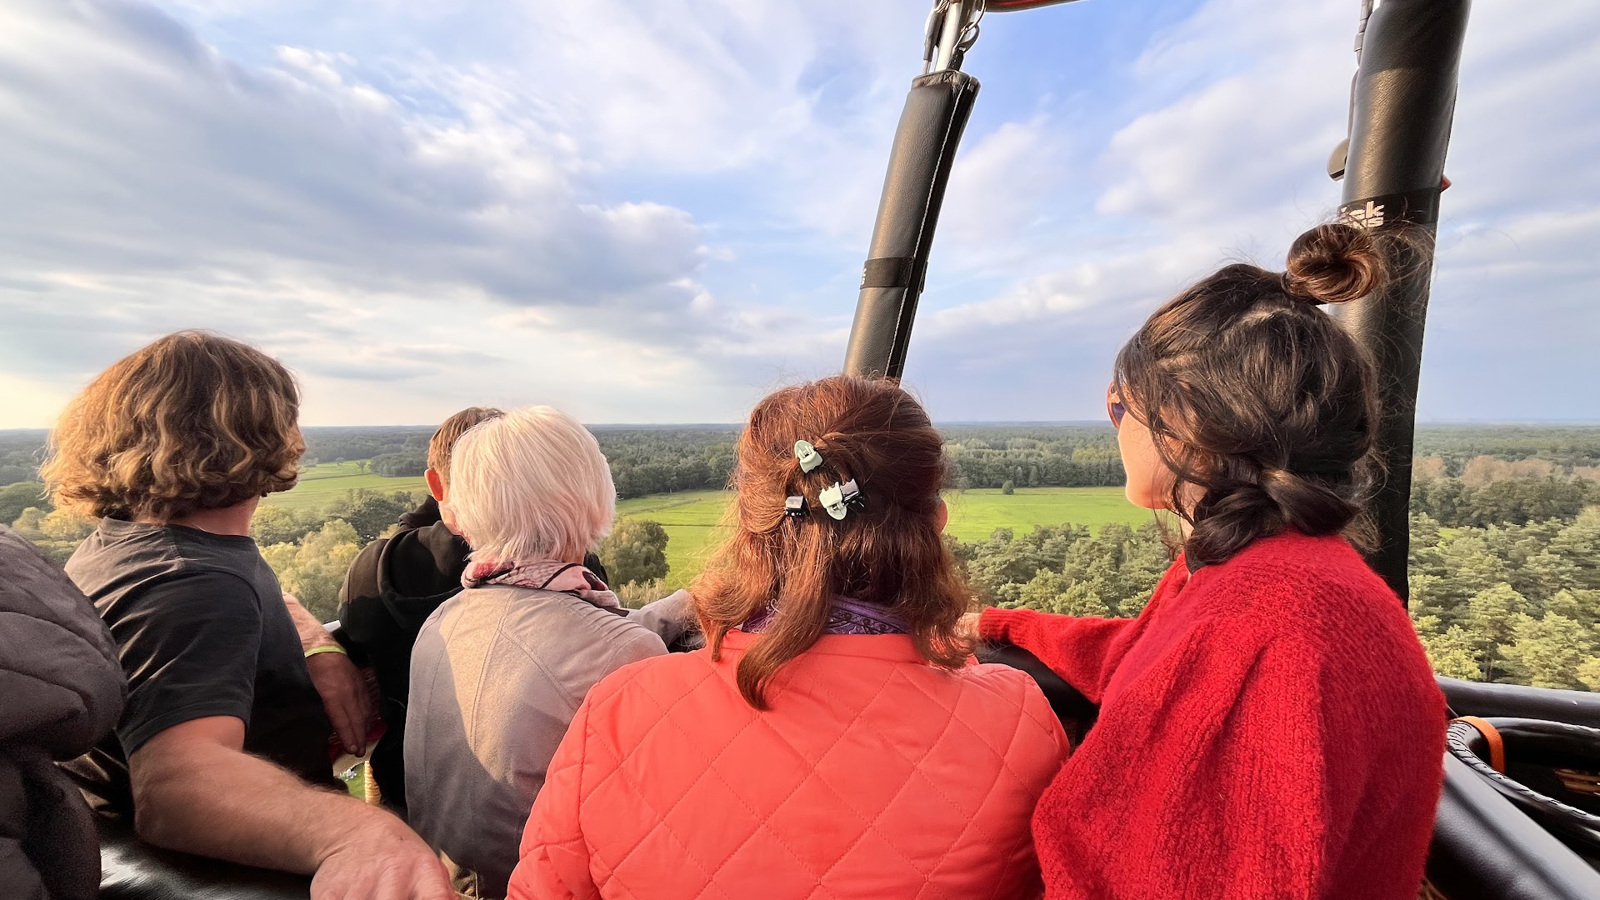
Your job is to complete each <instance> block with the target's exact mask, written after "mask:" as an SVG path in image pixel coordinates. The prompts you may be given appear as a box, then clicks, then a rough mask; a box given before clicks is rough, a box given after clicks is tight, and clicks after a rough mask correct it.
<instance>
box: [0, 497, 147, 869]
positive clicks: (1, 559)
mask: <svg viewBox="0 0 1600 900" xmlns="http://www.w3.org/2000/svg"><path fill="white" fill-rule="evenodd" d="M0 621H3V622H4V623H5V624H4V626H3V627H4V633H5V636H6V641H5V642H4V644H3V647H4V649H3V650H0V888H3V890H0V893H3V894H4V896H5V897H6V898H7V900H94V897H95V896H96V895H97V894H99V892H100V850H99V846H98V844H97V843H96V840H95V829H94V820H93V817H92V815H91V813H90V812H89V806H88V804H87V803H85V802H84V799H83V796H82V795H81V794H79V793H78V790H77V788H76V787H74V786H73V784H72V782H71V780H70V779H68V778H67V776H66V774H65V773H63V772H61V771H60V770H58V769H57V768H56V766H55V760H64V759H71V758H73V757H75V756H77V755H79V754H81V753H84V752H86V751H88V749H89V748H90V747H93V746H94V745H95V744H96V743H97V742H99V741H100V739H102V738H104V737H105V736H106V735H108V734H110V733H111V729H113V728H115V727H116V724H117V717H118V716H120V715H121V714H122V704H123V701H124V700H125V699H126V696H127V691H128V688H127V684H126V682H124V681H123V678H122V666H121V665H120V664H118V662H117V647H116V644H114V643H112V640H111V633H110V632H109V631H108V630H107V629H106V626H105V623H104V622H102V621H100V616H99V615H98V614H97V613H96V612H95V609H94V605H93V604H91V603H90V602H89V598H87V597H85V596H84V595H83V593H82V592H81V591H79V590H78V589H77V588H76V587H74V586H73V584H72V582H71V581H70V580H68V579H67V576H66V574H65V573H63V572H62V571H61V570H60V569H58V568H56V567H55V566H54V565H51V564H50V562H49V561H47V560H46V559H45V558H44V557H43V556H42V555H41V554H40V553H39V551H38V550H36V549H34V547H33V545H31V544H29V543H28V542H27V541H25V540H23V539H22V538H21V537H18V536H17V534H16V532H14V531H12V530H11V529H9V528H6V527H5V526H0Z"/></svg>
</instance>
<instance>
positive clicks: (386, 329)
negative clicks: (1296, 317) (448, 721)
mask: <svg viewBox="0 0 1600 900" xmlns="http://www.w3.org/2000/svg"><path fill="white" fill-rule="evenodd" d="M1357 8H1358V3H1356V2H1355V0H1348V2H1346V0H1337V2H1328V0H1302V2H1297V3H1292V4H1291V3H1282V2H1280V0H1205V2H1197V0H1089V2H1083V3H1076V4H1071V5H1066V6H1059V7H1051V8H1046V9H1043V10H1037V11H1034V12H1030V13H1026V14H1015V15H1007V16H990V17H989V18H988V20H987V21H985V22H984V25H983V34H982V38H981V39H980V41H979V42H978V45H977V46H976V48H975V49H974V50H973V51H972V52H971V54H970V55H969V57H968V61H967V65H966V69H967V70H968V71H969V72H972V73H973V74H975V75H976V76H978V77H979V78H980V79H981V80H982V82H983V90H982V93H981V95H980V97H979V103H978V109H977V112H976V114H975V116H974V119H973V122H972V125H971V127H970V128H969V130H968V132H967V136H966V139H965V141H964V144H963V147H962V155H961V160H960V162H959V163H958V166H957V169H956V173H955V176H954V178H953V181H952V184H951V187H950V192H949V197H948V203H947V205H946V208H945V215H944V219H943V221H942V222H941V227H940V232H939V237H938V240H937V242H936V244H935V247H934V251H935V261H934V264H933V267H932V270H931V272H930V274H929V291H928V294H927V295H926V297H925V299H924V305H923V313H922V316H921V318H920V320H919V321H918V324H917V329H916V335H915V340H914V341H913V344H912V349H911V360H910V365H909V370H908V373H907V380H908V381H909V382H910V383H911V384H912V385H913V386H914V387H915V389H916V390H917V391H918V392H919V393H920V394H921V395H922V396H923V397H924V399H925V400H926V401H927V402H928V404H929V405H930V406H931V407H932V409H933V411H934V413H935V415H936V417H938V418H940V419H942V420H945V421H953V420H1068V419H1091V418H1096V417H1098V416H1099V415H1101V413H1100V410H1101V409H1102V408H1103V407H1102V403H1103V400H1102V397H1103V390H1104V384H1105V381H1106V374H1107V371H1108V368H1109V365H1110V360H1111V358H1112V357H1113V355H1114V354H1115V351H1116V348H1117V346H1118V345H1119V344H1120V343H1121V341H1122V340H1124V339H1125V338H1126V337H1127V335H1128V334H1129V333H1131V331H1132V329H1133V328H1134V327H1136V325H1137V324H1138V322H1139V321H1140V320H1141V319H1142V318H1143V316H1145V315H1146V314H1148V312H1149V311H1150V310H1151V309H1152V308H1153V307H1154V306H1155V305H1156V304H1157V303H1159V302H1160V301H1161V300H1162V299H1164V298H1165V297H1166V296H1168V295H1170V294H1171V293H1172V292H1173V291H1174V290H1176V289H1177V288H1178V287H1180V286H1181V285H1182V284H1184V283H1185V282H1186V281H1188V280H1190V279H1192V278H1194V277H1196V276H1199V275H1202V274H1204V273H1205V272H1206V271H1208V269H1209V268H1211V267H1214V266H1215V265H1216V264H1218V263H1219V262H1222V261H1225V260H1227V259H1233V258H1247V259H1252V260H1255V261H1258V262H1261V263H1264V264H1271V265H1276V264H1278V263H1280V262H1281V259H1282V255H1283V252H1284V250H1285V249H1286V247H1287V245H1288V243H1289V241H1290V239H1291V238H1292V237H1293V235H1294V234H1296V233H1297V232H1298V231H1299V230H1301V229H1303V228H1304V227H1306V226H1308V225H1310V224H1314V223H1315V222H1317V221H1319V220H1322V219H1324V218H1326V217H1328V216H1329V215H1330V214H1331V213H1332V212H1333V211H1334V208H1335V206H1336V205H1337V202H1338V197H1339V188H1338V186H1337V185H1335V184H1334V183H1333V182H1331V181H1329V180H1328V178H1327V177H1326V175H1325V174H1323V168H1324V164H1325V160H1326V158H1327V155H1328V152H1329V150H1330V149H1331V148H1332V147H1333V145H1334V144H1335V143H1336V142H1337V141H1338V140H1339V139H1340V138H1341V137H1342V136H1343V131H1344V124H1345V114H1346V113H1345V110H1346V104H1347V99H1348V88H1349V78H1350V75H1351V73H1352V71H1353V68H1354V57H1353V54H1352V53H1351V52H1350V47H1351V41H1352V37H1353V33H1354V27H1355V20H1356V13H1357ZM926 11H927V5H926V3H924V2H921V0H871V2H861V0H808V2H805V3H799V2H778V0H695V2H688V0H578V2H561V3H557V2H553V0H161V2H155V3H150V2H134V0H5V2H4V3H3V4H0V428H5V427H32V426H44V425H48V424H49V423H50V422H51V420H52V419H53V418H54V416H55V414H56V413H57V412H58V411H59V409H60V407H61V405H62V403H64V402H65V400H66V399H67V398H68V397H70V396H71V395H72V393H73V392H75V391H76V390H77V389H78V388H80V387H81V386H82V385H83V384H84V383H85V382H86V381H87V380H88V379H89V378H90V377H91V376H92V375H93V374H94V373H95V372H96V371H98V370H100V369H102V368H104V367H105V366H106V365H107V364H109V363H110V362H112V361H113V360H115V359H116V358H117V357H119V356H121V355H123V354H125V353H127V352H128V351H131V350H133V349H134V348H136V347H138V346H139V345H141V344H142V343H144V342H146V341H148V340H149V339H151V338H152V337H155V336H157V335H159V334H162V333H165V332H168V331H171V330H174V329H177V328H183V327H203V328H211V329H217V330H220V331H223V332H225V333H228V334H230V335H233V336H236V337H239V338H243V339H245V340H249V341H251V342H253V343H256V344H257V345H259V346H262V347H264V348H266V349H268V350H269V351H270V352H272V353H274V354H276V355H278V356H279V357H280V358H282V359H283V360H284V361H286V362H287V363H288V364H289V365H290V366H292V367H293V368H294V369H295V371H296V372H297V373H298V374H299V376H300V378H301V380H302V382H303V384H304V387H305V393H306V403H305V411H304V418H305V421H306V422H308V423H310V424H380V423H428V422H435V421H438V420H439V419H440V418H442V417H443V416H445V415H447V414H448V413H450V412H452V411H454V410H455V409H456V408H459V407H461V406H464V405H468V404H479V403H495V404H500V405H521V404H529V403H553V404H555V405H558V406H561V407H564V408H566V409H568V410H570V411H571V412H573V413H574V414H576V415H578V416H579V417H581V418H583V419H585V420H587V421H590V422H727V421H735V420H737V419H739V418H741V417H742V415H743V413H744V411H745V410H746V409H747V408H748V406H749V404H750V403H751V402H752V401H753V400H755V399H756V398H757V397H759V396H760V395H761V394H762V393H764V392H765V391H767V390H769V389H770V388H772V387H774V386H776V385H779V384H783V383H787V382H791V381H794V380H796V379H799V378H804V377H809V376H815V375H821V374H825V373H827V372H829V371H832V370H834V369H836V368H837V366H838V365H839V364H840V363H841V362H842V360H843V354H844V347H845V342H846V338H847V336H848V333H849V327H850V319H851V314H852V311H853V308H854V302H855V296H856V283H857V279H858V277H859V271H860V264H861V260H862V258H863V257H864V256H865V251H866V246H867V239H868V236H869V233H870V229H871V223H872V218H873V215H874V211H875V208H876V203H877V196H878V191H879V188H880V186H881V183H882V178H883V171H884V166H885V162H886V159H887V153H888V147H889V143H890V140H891V138H892V136H893V131H894V125H895V121H896V119H897V117H898V115H899V110H900V106H901V103H902V101H903V100H904V96H905V91H906V88H907V87H908V85H909V81H910V79H911V77H912V76H913V75H914V74H916V72H917V71H919V67H920V55H921V46H920V44H921V33H922V24H923V19H924V16H925V14H926ZM1596 147H1600V4H1596V3H1594V2H1593V0H1542V2H1540V3H1536V4H1527V3H1512V2H1509V0H1480V2H1478V3H1477V4H1476V9H1475V10H1474V19H1473V22H1472V26H1471V28H1470V30H1469V33H1468V39H1467V48H1466V55H1465V58H1464V61H1463V65H1462V87H1461V96H1460V101H1459V106H1458V110H1457V116H1456V124H1455V130H1454V137H1453V140H1452V144H1451V151H1450V162H1449V165H1448V167H1447V171H1448V173H1449V175H1450V177H1451V179H1452V180H1453V181H1454V182H1455V186H1454V187H1453V188H1452V189H1451V190H1450V191H1449V192H1448V193H1447V194H1446V195H1445V198H1444V219H1443V222H1442V224H1441V241H1440V253H1439V261H1438V274H1437V281H1436V284H1435V291H1434V296H1433V308H1432V310H1431V311H1430V316H1429V335H1428V346H1427V354H1426V369H1425V375H1424V382H1423V393H1422V398H1421V415H1422V417H1424V418H1426V419H1433V420H1441V419H1444V420H1461V419H1477V420H1538V419H1564V420H1600V363H1597V360H1600V346H1597V345H1600V290H1597V289H1600V153H1597V152H1596Z"/></svg>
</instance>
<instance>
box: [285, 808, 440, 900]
mask: <svg viewBox="0 0 1600 900" xmlns="http://www.w3.org/2000/svg"><path fill="white" fill-rule="evenodd" d="M384 815H385V816H386V818H387V820H388V821H386V822H383V823H381V824H377V825H376V827H366V828H361V829H358V830H355V831H353V832H351V833H349V834H348V835H347V837H346V838H345V840H342V841H340V842H339V843H338V844H336V845H335V846H334V847H333V848H332V849H331V850H330V852H329V853H328V855H327V856H326V857H324V858H323V860H322V864H321V865H319V866H317V874H316V877H314V878H312V879H311V900H455V892H454V891H453V890H451V888H450V878H449V876H448V875H447V874H446V873H445V870H444V866H443V865H442V864H440V862H439V858H438V857H437V856H435V855H434V853H433V851H432V850H429V849H428V845H427V844H425V843H423V842H422V839H421V838H419V837H417V835H416V833H415V832H413V831H412V830H411V829H409V828H407V827H406V826H405V824H404V823H402V822H401V821H400V820H399V819H396V818H394V817H393V816H388V815H387V814H384Z"/></svg>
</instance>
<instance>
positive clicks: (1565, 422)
mask: <svg viewBox="0 0 1600 900" xmlns="http://www.w3.org/2000/svg"><path fill="white" fill-rule="evenodd" d="M1416 424H1417V427H1418V428H1600V421H1593V420H1583V419H1522V420H1515V419H1438V420H1419V421H1418V422H1417V423H1416ZM743 425H744V423H743V422H585V423H584V427H586V428H598V429H619V430H620V429H630V428H637V429H654V428H681V429H704V430H713V429H736V428H741V427H743ZM1067 426H1075V427H1104V428H1110V427H1111V425H1110V423H1108V422H1103V421H1098V420H1095V419H1038V420H995V421H984V420H979V419H973V420H965V421H936V422H934V427H936V428H974V427H977V428H1053V427H1067ZM300 427H301V428H302V429H303V430H314V429H326V430H333V429H348V430H352V431H358V430H371V431H375V430H380V429H400V428H415V429H419V430H420V429H431V428H437V427H438V423H436V422H434V423H391V424H385V425H310V424H302V425H301V426H300ZM49 431H50V428H48V427H42V428H41V427H34V428H0V435H25V434H47V433H48V432H49Z"/></svg>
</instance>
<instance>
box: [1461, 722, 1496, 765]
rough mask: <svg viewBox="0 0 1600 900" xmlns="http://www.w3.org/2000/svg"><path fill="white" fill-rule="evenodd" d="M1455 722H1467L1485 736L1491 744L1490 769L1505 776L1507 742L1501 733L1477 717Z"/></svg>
mask: <svg viewBox="0 0 1600 900" xmlns="http://www.w3.org/2000/svg"><path fill="white" fill-rule="evenodd" d="M1455 721H1457V722H1465V723H1467V724H1468V725H1471V726H1472V727H1473V728H1476V729H1478V733H1479V734H1481V735H1483V738H1484V740H1486V741H1488V742H1489V767H1490V768H1492V769H1494V770H1495V771H1496V772H1499V773H1500V774H1501V775H1504V774H1505V773H1506V742H1505V739H1504V738H1502V737H1500V732H1499V731H1498V730H1497V729H1496V728H1495V727H1494V726H1493V725H1490V724H1489V723H1488V722H1487V721H1485V720H1483V719H1480V718H1478V717H1477V716H1461V717H1459V718H1457V719H1456V720H1455Z"/></svg>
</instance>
